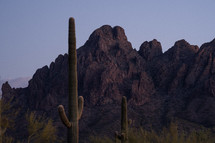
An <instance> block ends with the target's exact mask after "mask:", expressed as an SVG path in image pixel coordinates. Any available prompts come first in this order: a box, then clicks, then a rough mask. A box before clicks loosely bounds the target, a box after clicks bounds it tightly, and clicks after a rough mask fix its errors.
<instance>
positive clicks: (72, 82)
mask: <svg viewBox="0 0 215 143" xmlns="http://www.w3.org/2000/svg"><path fill="white" fill-rule="evenodd" d="M68 53H69V59H68V62H69V100H68V108H69V112H68V113H69V116H68V118H67V116H66V113H65V111H64V107H63V105H59V106H58V111H59V114H60V118H61V120H62V122H63V124H64V125H65V126H66V127H67V128H68V134H67V142H68V143H78V137H79V126H78V121H79V119H80V118H81V115H82V111H83V106H84V98H83V97H82V96H79V97H78V78H77V55H76V37H75V20H74V18H70V19H69V51H68Z"/></svg>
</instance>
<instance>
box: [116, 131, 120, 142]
mask: <svg viewBox="0 0 215 143" xmlns="http://www.w3.org/2000/svg"><path fill="white" fill-rule="evenodd" d="M120 140H121V135H120V134H119V132H117V131H115V143H118V142H121V141H120Z"/></svg>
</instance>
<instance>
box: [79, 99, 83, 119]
mask: <svg viewBox="0 0 215 143" xmlns="http://www.w3.org/2000/svg"><path fill="white" fill-rule="evenodd" d="M83 108H84V98H83V97H82V96H79V97H78V120H79V119H80V118H81V115H82V113H83Z"/></svg>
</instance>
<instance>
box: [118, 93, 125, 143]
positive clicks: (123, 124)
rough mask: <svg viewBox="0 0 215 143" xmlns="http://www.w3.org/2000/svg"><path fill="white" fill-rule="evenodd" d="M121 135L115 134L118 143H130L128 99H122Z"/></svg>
mask: <svg viewBox="0 0 215 143" xmlns="http://www.w3.org/2000/svg"><path fill="white" fill-rule="evenodd" d="M121 106H122V107H121V133H118V132H115V139H116V143H117V142H118V141H120V140H121V143H128V115H127V98H126V97H125V96H123V97H122V103H121Z"/></svg>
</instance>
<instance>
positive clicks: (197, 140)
mask: <svg viewBox="0 0 215 143" xmlns="http://www.w3.org/2000/svg"><path fill="white" fill-rule="evenodd" d="M89 140H90V143H120V142H115V141H114V140H113V138H110V137H99V136H90V137H89ZM214 142H215V136H214V132H213V131H212V130H209V129H202V130H192V131H190V132H187V131H183V130H179V129H178V125H177V123H174V122H172V123H170V125H169V126H168V127H164V128H163V129H162V131H160V132H156V131H154V130H145V129H143V128H130V129H129V131H128V143H214Z"/></svg>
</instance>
